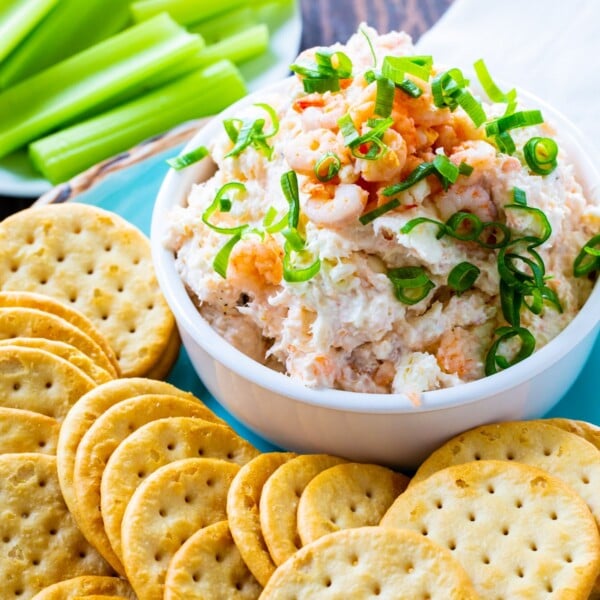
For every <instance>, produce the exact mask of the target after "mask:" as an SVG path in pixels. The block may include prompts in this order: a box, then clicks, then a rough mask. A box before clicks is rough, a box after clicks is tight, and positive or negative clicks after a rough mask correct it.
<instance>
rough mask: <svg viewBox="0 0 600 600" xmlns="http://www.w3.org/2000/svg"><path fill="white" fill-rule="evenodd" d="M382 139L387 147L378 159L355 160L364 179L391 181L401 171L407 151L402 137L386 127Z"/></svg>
mask: <svg viewBox="0 0 600 600" xmlns="http://www.w3.org/2000/svg"><path fill="white" fill-rule="evenodd" d="M382 141H383V143H384V144H385V145H386V146H387V149H386V150H385V151H384V152H383V154H382V155H381V156H380V157H379V158H378V159H376V160H367V159H362V158H361V159H358V160H357V161H356V165H357V167H358V168H359V169H360V170H361V172H362V177H363V179H364V180H365V181H391V180H392V179H395V178H398V177H400V175H401V173H402V169H403V168H404V164H405V163H406V157H407V153H408V151H407V148H406V142H405V141H404V138H403V137H402V136H401V135H400V134H399V133H398V132H397V131H395V130H394V129H388V130H387V131H386V132H385V133H384V134H383V139H382Z"/></svg>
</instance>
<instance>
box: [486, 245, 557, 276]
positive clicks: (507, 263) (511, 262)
mask: <svg viewBox="0 0 600 600" xmlns="http://www.w3.org/2000/svg"><path fill="white" fill-rule="evenodd" d="M517 242H518V240H517ZM515 245H516V243H513V244H511V245H509V246H505V247H504V248H501V249H500V251H499V252H498V257H497V267H498V273H499V274H500V277H501V278H502V279H503V280H504V281H505V282H506V283H507V285H511V286H514V287H517V288H522V287H523V286H533V287H543V286H544V275H545V274H546V267H545V265H544V261H543V260H542V258H541V257H540V255H539V254H538V253H537V252H536V251H535V250H534V249H533V248H531V247H528V248H526V252H528V253H529V256H524V255H522V254H518V253H517V252H516V251H515V249H514V246H515ZM520 264H523V265H524V266H525V267H526V269H521V268H519V265H520Z"/></svg>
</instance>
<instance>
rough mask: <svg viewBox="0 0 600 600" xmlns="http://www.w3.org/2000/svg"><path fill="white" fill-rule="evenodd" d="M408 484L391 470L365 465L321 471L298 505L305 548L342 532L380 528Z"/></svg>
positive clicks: (341, 466) (299, 531)
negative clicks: (387, 512)
mask: <svg viewBox="0 0 600 600" xmlns="http://www.w3.org/2000/svg"><path fill="white" fill-rule="evenodd" d="M408 481H409V480H408V477H406V476H405V475H401V474H400V473H396V472H394V471H392V470H391V469H387V468H386V467H380V466H379V465H370V464H363V463H343V464H340V465H336V466H334V467H330V468H329V469H326V470H325V471H322V472H321V473H319V474H318V475H316V476H315V477H314V478H313V479H312V480H311V481H310V482H309V483H308V485H307V486H306V488H305V489H304V491H303V492H302V495H301V496H300V501H299V502H298V533H299V535H300V539H301V540H302V544H303V545H306V544H309V543H310V542H313V541H315V540H316V539H318V538H320V537H322V536H324V535H327V534H328V533H333V532H335V531H339V530H340V529H351V528H354V527H364V526H367V525H377V524H378V523H379V521H380V520H381V517H383V515H384V514H385V512H386V511H387V509H388V508H389V507H390V506H391V505H392V502H394V500H395V499H396V498H397V497H398V495H399V494H401V493H402V492H403V491H404V490H405V489H406V486H407V485H408Z"/></svg>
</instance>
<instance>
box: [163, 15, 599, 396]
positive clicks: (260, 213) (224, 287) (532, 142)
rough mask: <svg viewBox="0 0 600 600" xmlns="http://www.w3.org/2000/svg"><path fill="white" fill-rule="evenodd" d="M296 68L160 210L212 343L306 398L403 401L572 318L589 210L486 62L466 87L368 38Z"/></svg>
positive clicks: (562, 155)
mask: <svg viewBox="0 0 600 600" xmlns="http://www.w3.org/2000/svg"><path fill="white" fill-rule="evenodd" d="M292 70H293V71H294V72H295V75H294V76H293V77H290V78H289V80H287V82H286V83H285V84H282V87H279V88H276V89H278V90H279V91H276V92H271V93H266V94H265V95H264V98H261V100H260V102H258V103H256V104H252V105H250V106H248V107H247V108H243V109H240V110H239V112H238V113H237V114H236V115H235V117H234V118H231V119H227V120H225V121H224V122H223V128H222V130H221V133H220V134H219V135H218V136H216V137H215V139H212V140H211V141H210V143H209V144H208V151H209V153H210V157H211V159H212V161H214V163H215V165H216V168H215V172H214V175H213V176H211V177H210V178H209V179H207V180H206V181H202V182H200V183H198V184H196V185H195V186H194V188H193V190H192V192H191V193H190V196H189V198H188V200H187V203H186V205H185V206H181V207H177V208H175V209H174V210H173V211H172V213H171V215H170V221H169V233H168V239H167V241H166V243H167V245H168V247H169V248H170V249H172V250H173V251H174V253H175V256H176V265H177V269H178V272H179V273H180V275H181V277H182V279H183V281H184V282H185V285H186V287H187V289H188V292H189V294H190V295H191V297H192V298H193V299H194V301H195V303H196V304H197V306H198V308H199V311H200V313H201V314H202V316H203V317H204V318H205V319H206V320H207V321H208V322H209V323H210V324H211V325H212V327H213V328H214V329H215V330H216V331H217V332H219V334H221V335H222V336H223V337H224V338H225V339H227V340H228V341H229V342H230V343H231V344H233V345H234V346H235V347H237V348H238V349H239V350H241V351H242V352H244V353H246V354H247V355H248V356H250V357H252V358H253V359H255V360H257V361H259V362H261V363H263V364H265V365H267V366H269V367H271V368H273V369H277V370H279V371H281V372H283V373H285V374H287V375H288V376H290V377H291V378H293V379H295V380H297V381H299V382H302V383H303V384H305V385H306V386H309V387H313V388H336V389H342V390H348V391H355V392H370V393H406V394H409V395H411V394H419V393H420V392H423V391H428V390H435V389H439V388H444V387H448V386H453V385H457V384H459V383H462V382H468V381H472V380H476V379H478V378H481V377H484V376H485V375H489V374H493V373H495V372H497V371H499V370H502V369H505V368H508V367H510V365H512V364H514V363H515V362H517V361H519V360H521V359H523V358H525V357H526V356H528V355H529V354H531V353H532V352H534V351H535V350H537V349H539V348H541V347H542V346H544V345H545V344H546V343H548V342H549V341H550V340H551V339H552V338H554V337H555V336H556V335H557V334H558V333H559V332H560V331H561V330H562V329H563V328H564V327H565V326H566V325H567V324H568V323H569V321H570V320H571V319H572V318H573V317H574V316H575V314H576V313H577V311H578V310H579V309H580V308H581V306H582V305H583V303H584V302H585V300H586V298H587V297H588V295H589V294H590V292H591V289H592V286H593V277H592V275H593V272H592V270H591V269H587V268H585V267H584V266H583V267H582V264H584V263H586V259H589V260H587V263H590V261H591V263H592V264H593V265H594V266H595V267H596V266H597V263H598V261H600V259H596V258H595V255H589V256H587V257H586V256H585V255H582V248H583V247H584V246H585V245H586V242H588V240H589V239H590V238H591V237H592V236H594V234H596V233H598V230H599V223H600V208H599V207H598V205H597V204H595V203H594V202H593V201H592V200H591V199H586V197H585V195H584V193H583V191H582V187H581V185H580V184H579V183H578V182H577V180H576V177H575V172H574V167H573V165H572V164H571V163H570V162H569V159H568V156H567V155H566V152H565V150H564V148H562V147H561V146H560V141H559V140H560V138H559V137H557V136H556V135H555V132H554V130H553V129H552V127H551V125H550V124H549V123H547V122H546V121H545V120H544V118H543V115H542V114H541V113H540V111H536V110H528V109H527V107H523V106H521V104H520V102H519V98H518V96H517V94H516V93H515V92H514V91H511V92H504V91H502V90H500V89H499V88H498V86H496V85H495V84H494V82H493V80H492V78H491V76H490V75H489V73H488V72H487V69H486V68H485V65H483V64H480V65H479V69H478V70H477V75H478V76H479V79H480V80H481V88H482V89H483V92H480V93H479V94H478V93H476V92H475V91H472V90H471V88H470V87H469V82H468V81H467V80H466V79H465V78H464V76H463V74H462V73H461V72H460V71H459V70H458V69H446V70H444V69H442V68H440V67H438V66H437V64H436V63H435V62H434V61H433V59H432V58H431V57H427V56H415V52H414V49H413V46H412V43H411V40H410V38H409V37H408V36H407V35H406V34H404V33H397V32H392V33H388V34H385V35H381V36H378V35H377V33H376V32H375V31H374V30H372V29H370V28H367V27H364V26H363V27H361V30H360V31H359V32H358V33H357V34H355V35H354V36H352V37H351V38H350V40H349V41H348V43H347V44H346V45H341V44H337V45H335V46H332V47H329V48H315V49H312V50H308V51H306V52H304V53H303V54H301V55H300V56H299V57H298V59H297V61H296V63H295V64H294V65H293V66H292ZM206 160H210V159H206ZM577 261H579V263H578V262H577ZM574 263H577V264H579V266H580V268H579V271H578V272H577V273H575V271H577V269H574ZM576 275H577V276H576Z"/></svg>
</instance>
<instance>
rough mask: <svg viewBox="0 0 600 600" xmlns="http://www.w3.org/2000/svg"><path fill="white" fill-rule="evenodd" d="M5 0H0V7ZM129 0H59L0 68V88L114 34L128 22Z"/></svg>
mask: <svg viewBox="0 0 600 600" xmlns="http://www.w3.org/2000/svg"><path fill="white" fill-rule="evenodd" d="M5 1H6V0H0V4H2V3H3V2H5ZM129 2H130V0H60V2H59V3H58V4H57V5H56V7H55V9H54V10H53V11H52V12H51V13H50V14H49V15H48V16H47V18H45V19H44V20H43V21H42V22H41V23H40V24H39V25H38V27H36V28H35V29H34V30H33V31H32V32H31V34H30V35H29V36H28V37H27V38H26V39H25V40H24V41H23V43H22V44H21V45H20V46H19V47H18V48H17V49H16V50H15V51H14V52H13V54H12V55H11V56H10V57H9V58H8V59H7V60H6V62H5V63H4V64H2V65H1V66H0V88H7V87H9V86H11V85H13V84H14V83H16V82H18V81H21V80H23V79H25V78H27V77H29V76H31V75H33V74H34V73H38V72H39V71H42V70H44V69H45V68H47V67H49V66H50V65H53V64H55V63H57V62H60V61H61V60H64V59H65V58H67V57H69V56H72V55H73V54H76V53H78V52H81V51H82V50H84V49H85V48H89V47H90V46H92V45H94V44H97V43H98V42H100V41H102V40H105V39H106V38H108V37H109V36H111V35H114V34H115V33H117V32H118V31H120V30H121V29H123V28H124V27H125V25H127V23H128V21H129V18H130V16H129Z"/></svg>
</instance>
